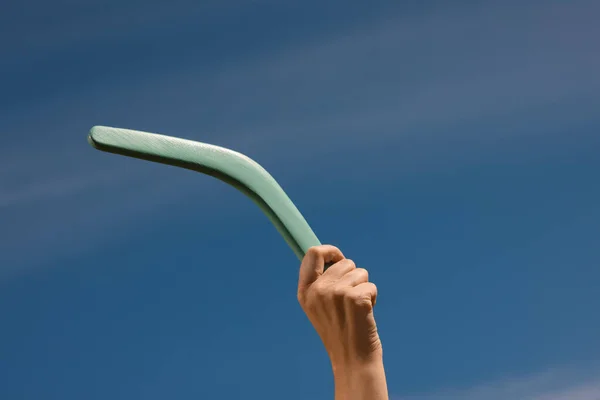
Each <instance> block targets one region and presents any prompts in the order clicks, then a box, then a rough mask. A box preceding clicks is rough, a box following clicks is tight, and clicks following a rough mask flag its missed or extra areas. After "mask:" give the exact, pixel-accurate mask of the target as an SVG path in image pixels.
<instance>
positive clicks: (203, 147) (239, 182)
mask: <svg viewBox="0 0 600 400" xmlns="http://www.w3.org/2000/svg"><path fill="white" fill-rule="evenodd" d="M88 141H89V142H90V144H91V145H92V146H93V147H94V148H96V149H98V150H102V151H105V152H109V153H115V154H121V155H125V156H129V157H135V158H140V159H143V160H148V161H154V162H158V163H162V164H168V165H173V166H176V167H181V168H186V169H190V170H193V171H197V172H201V173H203V174H206V175H210V176H213V177H215V178H217V179H219V180H221V181H223V182H226V183H228V184H229V185H231V186H233V187H235V188H236V189H238V190H240V191H241V192H242V193H244V194H245V195H247V196H248V197H250V199H252V201H254V203H256V204H257V205H258V206H259V207H260V209H261V210H262V211H263V212H264V213H265V214H266V215H267V217H268V218H269V219H270V220H271V222H272V223H273V225H275V227H276V228H277V230H278V231H279V233H280V234H281V236H283V238H284V239H285V241H286V242H287V244H288V245H289V246H290V247H291V248H292V250H293V251H294V254H296V256H297V257H298V258H299V259H302V258H303V257H304V255H305V254H306V251H307V250H308V249H309V248H310V247H312V246H318V245H320V244H321V243H320V242H319V239H318V238H317V236H316V235H315V234H314V232H313V231H312V229H311V228H310V226H309V225H308V223H307V222H306V220H305V219H304V217H303V216H302V214H300V211H298V209H297V208H296V206H295V205H294V203H292V201H291V200H290V198H289V197H288V196H287V194H286V193H285V192H284V191H283V189H282V188H281V186H279V184H278V183H277V182H276V181H275V179H274V178H273V177H272V176H271V175H270V174H269V173H268V172H267V171H266V170H265V169H264V168H263V167H261V166H260V165H259V164H258V163H257V162H255V161H254V160H252V159H251V158H249V157H247V156H245V155H243V154H241V153H238V152H235V151H233V150H229V149H226V148H223V147H219V146H214V145H210V144H206V143H200V142H195V141H192V140H186V139H180V138H176V137H171V136H165V135H159V134H156V133H148V132H141V131H134V130H129V129H119V128H110V127H106V126H95V127H93V128H92V129H91V130H90V133H89V135H88Z"/></svg>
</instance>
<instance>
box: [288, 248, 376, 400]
mask: <svg viewBox="0 0 600 400" xmlns="http://www.w3.org/2000/svg"><path fill="white" fill-rule="evenodd" d="M325 265H331V266H330V267H329V268H327V269H326V270H325ZM376 300H377V287H376V286H375V284H373V283H372V282H369V274H368V272H367V270H366V269H363V268H357V267H356V265H355V264H354V262H353V261H352V260H350V259H347V258H345V257H344V255H343V254H342V252H341V251H340V250H339V249H338V248H336V247H334V246H329V245H321V246H315V247H311V248H310V249H309V250H308V252H307V253H306V255H305V256H304V258H303V260H302V263H301V265H300V273H299V279H298V301H299V302H300V305H301V307H302V309H303V310H304V312H305V313H306V315H307V317H308V319H309V320H310V322H311V323H312V325H313V327H314V328H315V330H316V331H317V333H318V334H319V336H320V338H321V340H322V341H323V344H324V345H325V349H326V350H327V354H328V355H329V359H330V361H331V366H332V369H333V377H334V383H335V400H388V392H387V383H386V378H385V371H384V368H383V350H382V346H381V340H380V338H379V333H378V331H377V325H376V323H375V317H374V315H373V307H374V306H375V303H376Z"/></svg>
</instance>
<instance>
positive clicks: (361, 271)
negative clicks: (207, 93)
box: [356, 268, 369, 280]
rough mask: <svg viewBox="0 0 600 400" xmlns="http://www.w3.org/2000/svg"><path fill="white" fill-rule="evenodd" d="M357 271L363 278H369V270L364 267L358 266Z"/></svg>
mask: <svg viewBox="0 0 600 400" xmlns="http://www.w3.org/2000/svg"><path fill="white" fill-rule="evenodd" d="M356 273H357V274H358V275H359V276H360V277H361V278H363V279H367V280H368V279H369V271H367V270H366V269H364V268H356Z"/></svg>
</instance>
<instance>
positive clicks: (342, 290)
mask: <svg viewBox="0 0 600 400" xmlns="http://www.w3.org/2000/svg"><path fill="white" fill-rule="evenodd" d="M332 293H333V296H334V297H335V298H338V299H339V298H345V297H346V296H347V294H348V288H347V287H345V286H335V287H334V288H333V290H332Z"/></svg>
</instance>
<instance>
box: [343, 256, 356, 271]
mask: <svg viewBox="0 0 600 400" xmlns="http://www.w3.org/2000/svg"><path fill="white" fill-rule="evenodd" d="M344 263H345V264H346V266H348V267H349V268H352V269H355V268H356V264H355V263H354V261H353V260H351V259H349V258H346V259H344Z"/></svg>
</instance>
